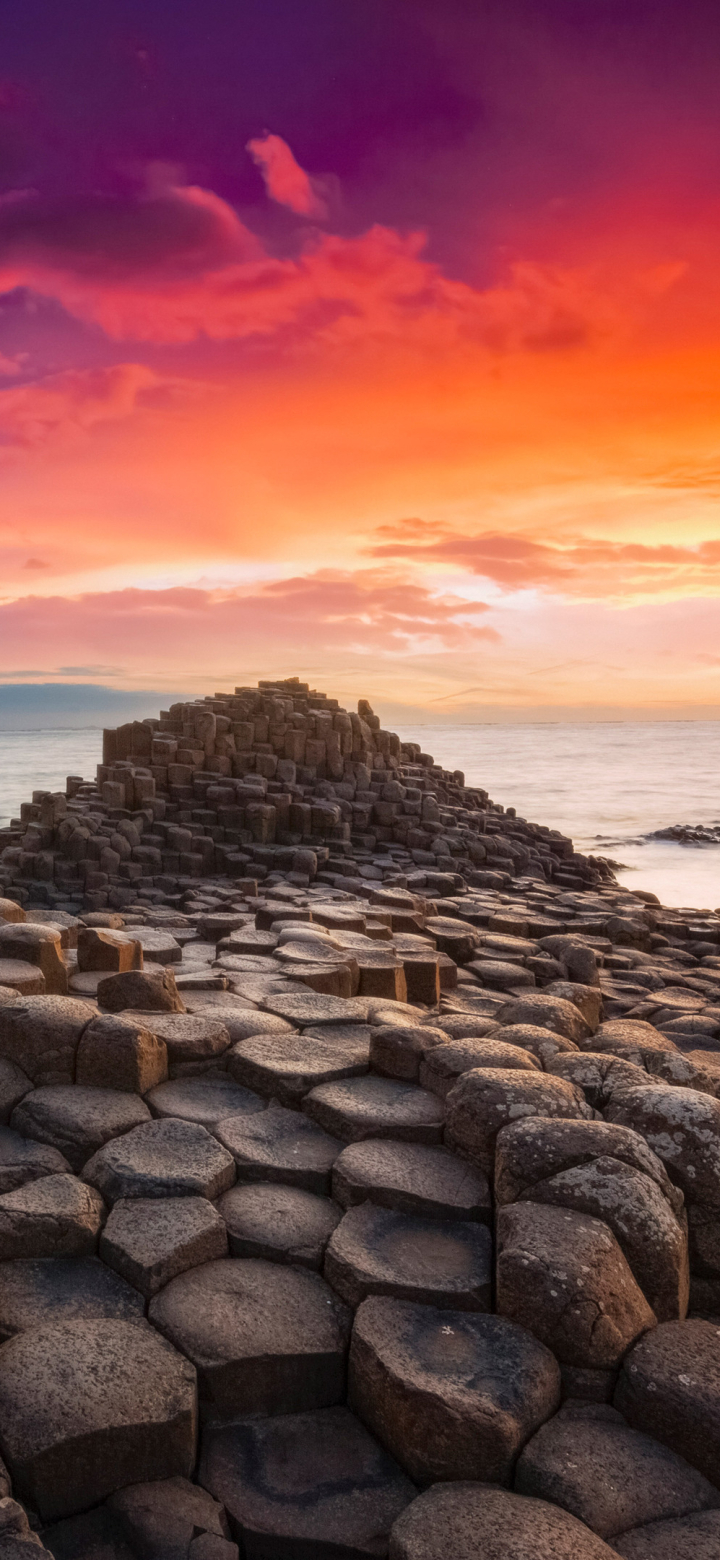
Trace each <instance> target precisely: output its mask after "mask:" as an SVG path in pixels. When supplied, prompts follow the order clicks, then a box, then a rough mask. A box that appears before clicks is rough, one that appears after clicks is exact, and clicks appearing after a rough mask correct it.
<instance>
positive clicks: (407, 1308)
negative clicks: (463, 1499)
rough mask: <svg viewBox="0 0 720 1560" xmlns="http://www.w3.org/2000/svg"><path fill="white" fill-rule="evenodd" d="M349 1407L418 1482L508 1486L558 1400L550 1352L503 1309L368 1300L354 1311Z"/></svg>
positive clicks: (554, 1363)
mask: <svg viewBox="0 0 720 1560" xmlns="http://www.w3.org/2000/svg"><path fill="white" fill-rule="evenodd" d="M349 1391H350V1404H351V1407H353V1408H354V1409H355V1411H356V1412H357V1413H358V1414H359V1415H360V1418H361V1419H362V1420H363V1421H364V1423H365V1424H367V1425H368V1427H369V1429H371V1430H372V1432H373V1434H374V1435H376V1436H377V1437H378V1439H379V1440H380V1441H382V1443H383V1445H384V1446H386V1447H387V1448H388V1450H389V1451H390V1452H392V1454H393V1456H394V1457H396V1458H397V1460H398V1462H399V1463H400V1464H401V1466H402V1467H403V1468H405V1469H406V1470H407V1472H408V1473H409V1474H410V1477H411V1478H412V1479H414V1481H415V1483H416V1484H420V1485H422V1484H425V1483H428V1482H435V1481H437V1480H442V1479H481V1480H484V1481H486V1482H488V1483H497V1484H507V1483H508V1482H509V1481H510V1479H511V1476H512V1470H513V1467H514V1463H515V1459H516V1457H517V1455H518V1452H519V1451H520V1448H521V1447H522V1445H523V1444H524V1442H525V1441H526V1440H527V1438H528V1436H530V1435H532V1434H533V1432H534V1431H535V1430H536V1429H537V1428H538V1426H539V1425H541V1424H542V1423H543V1421H544V1420H545V1419H548V1418H549V1417H550V1415H551V1414H552V1413H554V1411H555V1409H556V1408H557V1406H558V1404H559V1402H560V1368H559V1366H558V1363H557V1361H556V1360H555V1358H554V1356H553V1355H552V1354H551V1353H550V1350H549V1349H547V1348H545V1346H544V1345H543V1344H542V1343H538V1341H537V1339H536V1338H533V1337H532V1335H531V1334H530V1333H528V1332H525V1331H524V1330H523V1328H521V1327H517V1326H516V1325H515V1324H514V1323H513V1322H509V1321H507V1320H506V1319H505V1318H504V1317H500V1316H478V1315H471V1314H468V1313H467V1312H463V1311H454V1310H437V1309H436V1308H435V1307H434V1306H430V1305H412V1304H408V1303H407V1302H404V1301H400V1300H389V1299H380V1298H378V1299H370V1300H365V1301H364V1302H363V1304H362V1305H361V1306H360V1308H359V1310H358V1313H357V1316H356V1318H355V1325H354V1328H353V1335H352V1343H351V1348H350V1385H349Z"/></svg>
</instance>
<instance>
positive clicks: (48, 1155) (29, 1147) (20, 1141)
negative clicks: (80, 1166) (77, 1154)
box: [0, 1127, 70, 1196]
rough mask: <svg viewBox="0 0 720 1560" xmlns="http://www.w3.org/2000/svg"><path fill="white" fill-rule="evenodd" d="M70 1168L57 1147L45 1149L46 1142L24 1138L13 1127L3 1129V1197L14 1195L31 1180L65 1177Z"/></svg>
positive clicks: (0, 1151)
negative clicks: (17, 1189) (7, 1194)
mask: <svg viewBox="0 0 720 1560" xmlns="http://www.w3.org/2000/svg"><path fill="white" fill-rule="evenodd" d="M69 1169H70V1166H69V1164H68V1162H67V1159H64V1158H63V1155H62V1154H59V1153H58V1151H57V1149H56V1148H46V1147H45V1145H44V1144H43V1143H33V1142H32V1141H30V1140H29V1139H28V1138H24V1137H21V1136H20V1133H19V1132H13V1131H12V1129H11V1128H10V1127H0V1196H3V1195H4V1194H5V1192H14V1191H15V1188H16V1187H18V1186H25V1184H26V1182H28V1181H39V1180H41V1179H42V1177H43V1176H46V1175H62V1174H63V1171H65V1170H69Z"/></svg>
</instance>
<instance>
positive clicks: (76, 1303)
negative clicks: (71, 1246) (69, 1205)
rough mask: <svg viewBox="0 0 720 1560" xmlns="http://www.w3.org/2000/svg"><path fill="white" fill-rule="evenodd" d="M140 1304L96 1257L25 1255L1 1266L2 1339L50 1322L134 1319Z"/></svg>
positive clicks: (133, 1292) (132, 1291)
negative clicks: (101, 1318) (106, 1318)
mask: <svg viewBox="0 0 720 1560" xmlns="http://www.w3.org/2000/svg"><path fill="white" fill-rule="evenodd" d="M144 1309H145V1308H144V1306H143V1302H142V1296H141V1295H139V1294H138V1293H137V1289H131V1287H130V1285H129V1284H126V1283H124V1281H123V1279H122V1278H118V1276H117V1274H116V1273H111V1272H110V1271H109V1269H108V1268H106V1267H105V1264H104V1262H100V1261H99V1260H98V1258H97V1257H40V1258H34V1259H30V1260H28V1259H27V1258H26V1259H25V1260H24V1261H19V1262H18V1261H15V1262H3V1264H2V1267H0V1342H2V1343H4V1342H5V1341H6V1339H7V1338H12V1337H13V1336H14V1334H15V1333H19V1332H28V1331H32V1330H33V1329H34V1328H36V1327H44V1326H46V1324H47V1323H49V1322H79V1321H89V1320H91V1319H92V1318H100V1317H110V1318H112V1319H113V1320H115V1321H127V1322H131V1321H137V1319H138V1318H142V1316H143V1314H144Z"/></svg>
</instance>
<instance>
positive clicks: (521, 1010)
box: [497, 991, 592, 1045]
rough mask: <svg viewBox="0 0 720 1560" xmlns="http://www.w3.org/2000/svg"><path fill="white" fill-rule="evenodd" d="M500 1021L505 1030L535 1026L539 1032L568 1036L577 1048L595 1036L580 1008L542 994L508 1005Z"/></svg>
mask: <svg viewBox="0 0 720 1560" xmlns="http://www.w3.org/2000/svg"><path fill="white" fill-rule="evenodd" d="M497 1021H498V1023H499V1024H501V1025H503V1026H504V1025H506V1024H532V1025H533V1027H534V1028H537V1029H550V1030H552V1031H553V1033H554V1034H556V1035H564V1036H565V1039H566V1040H574V1041H575V1044H576V1045H580V1044H581V1043H582V1041H583V1040H587V1039H588V1038H589V1037H590V1035H591V1034H592V1029H591V1027H590V1025H589V1024H588V1023H587V1022H586V1020H585V1019H584V1018H583V1016H582V1013H581V1012H580V1009H579V1008H576V1007H575V1006H574V1004H573V1003H572V1002H567V1001H566V1000H565V999H564V998H563V997H548V996H546V995H545V993H544V992H542V991H536V992H533V993H532V995H530V994H528V996H526V997H518V998H516V999H513V1001H512V1002H506V1003H505V1005H504V1007H501V1008H500V1009H499V1010H498V1013H497Z"/></svg>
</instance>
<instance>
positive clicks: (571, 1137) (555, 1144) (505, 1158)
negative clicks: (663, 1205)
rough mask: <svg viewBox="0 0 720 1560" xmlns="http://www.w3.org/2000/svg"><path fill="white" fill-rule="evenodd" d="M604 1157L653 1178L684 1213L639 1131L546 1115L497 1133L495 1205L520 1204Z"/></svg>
mask: <svg viewBox="0 0 720 1560" xmlns="http://www.w3.org/2000/svg"><path fill="white" fill-rule="evenodd" d="M604 1154H610V1155H612V1157H613V1159H620V1160H622V1162H623V1163H624V1164H626V1165H631V1166H632V1167H633V1169H635V1170H640V1171H641V1172H642V1174H643V1175H647V1176H649V1177H650V1179H651V1180H652V1181H653V1182H654V1183H655V1185H656V1186H658V1187H659V1188H660V1190H661V1192H662V1193H663V1196H664V1197H666V1198H667V1200H668V1202H669V1203H670V1206H671V1207H672V1208H673V1209H674V1211H675V1213H679V1212H680V1210H681V1209H682V1206H683V1201H682V1193H679V1192H678V1191H677V1189H676V1188H675V1187H674V1186H673V1185H672V1183H671V1182H670V1180H669V1178H668V1174H667V1171H666V1169H665V1166H664V1165H663V1163H662V1161H661V1160H660V1159H658V1158H657V1155H655V1154H654V1153H653V1151H652V1149H651V1148H649V1147H648V1145H647V1143H646V1142H645V1139H644V1138H642V1137H641V1136H640V1134H639V1132H633V1130H632V1128H630V1127H621V1126H619V1125H617V1124H616V1123H614V1122H607V1121H558V1120H551V1119H550V1118H549V1117H542V1116H535V1117H528V1118H526V1119H525V1120H524V1121H514V1122H510V1123H509V1125H508V1126H506V1127H503V1129H502V1132H500V1133H499V1134H498V1138H497V1144H496V1153H495V1197H496V1200H497V1201H498V1202H499V1203H508V1202H515V1201H516V1200H517V1198H518V1197H521V1196H522V1195H523V1194H524V1193H525V1192H526V1191H528V1189H529V1188H530V1187H532V1186H535V1185H536V1184H537V1183H538V1182H540V1181H545V1180H548V1179H549V1178H550V1177H551V1176H554V1175H558V1174H559V1173H560V1172H561V1171H562V1170H569V1169H570V1168H571V1166H572V1165H586V1164H590V1163H592V1161H593V1160H594V1159H598V1158H600V1156H601V1155H604Z"/></svg>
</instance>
